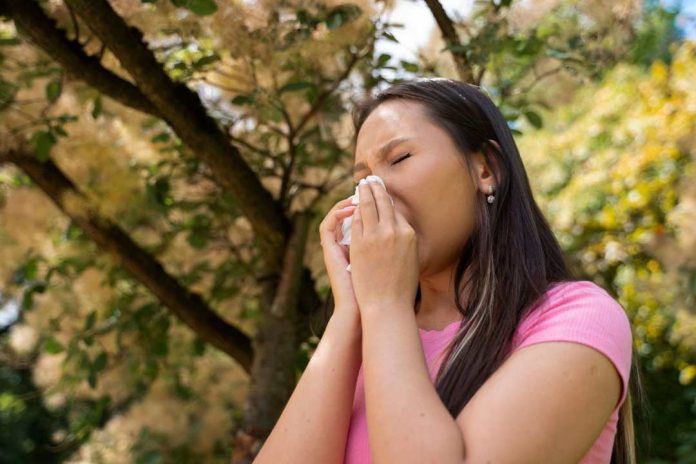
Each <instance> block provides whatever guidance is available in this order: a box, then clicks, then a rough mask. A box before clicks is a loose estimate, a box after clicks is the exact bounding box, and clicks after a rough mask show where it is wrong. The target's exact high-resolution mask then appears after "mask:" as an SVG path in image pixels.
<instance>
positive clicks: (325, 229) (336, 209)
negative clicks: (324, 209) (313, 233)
mask: <svg viewBox="0 0 696 464" xmlns="http://www.w3.org/2000/svg"><path fill="white" fill-rule="evenodd" d="M349 206H353V205H351V199H350V198H346V199H344V200H341V201H339V202H338V203H336V204H335V205H334V206H333V208H331V210H330V211H329V214H327V215H326V217H325V218H324V220H323V221H321V224H319V238H320V240H321V241H320V244H321V246H322V247H323V246H324V241H325V240H327V239H329V238H333V239H334V240H335V237H336V228H337V227H338V223H339V220H340V214H342V210H343V209H344V208H346V207H349ZM353 208H355V206H353ZM349 210H350V211H352V209H351V208H349ZM344 212H347V211H344ZM337 213H339V214H337Z"/></svg>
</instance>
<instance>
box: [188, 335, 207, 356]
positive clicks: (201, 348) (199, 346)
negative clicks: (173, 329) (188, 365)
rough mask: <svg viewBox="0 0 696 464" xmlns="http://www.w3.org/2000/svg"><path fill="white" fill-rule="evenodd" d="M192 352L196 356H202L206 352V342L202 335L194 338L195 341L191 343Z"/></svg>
mask: <svg viewBox="0 0 696 464" xmlns="http://www.w3.org/2000/svg"><path fill="white" fill-rule="evenodd" d="M191 353H192V354H193V355H194V356H202V355H203V353H205V342H204V341H203V339H201V338H200V337H196V338H194V339H193V343H192V344H191Z"/></svg>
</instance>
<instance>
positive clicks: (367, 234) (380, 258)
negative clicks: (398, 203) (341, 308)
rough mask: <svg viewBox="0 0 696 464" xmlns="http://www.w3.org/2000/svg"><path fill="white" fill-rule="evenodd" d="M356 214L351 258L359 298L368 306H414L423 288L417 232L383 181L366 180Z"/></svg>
mask: <svg viewBox="0 0 696 464" xmlns="http://www.w3.org/2000/svg"><path fill="white" fill-rule="evenodd" d="M358 189H359V193H360V203H359V204H358V207H357V209H356V210H355V212H354V213H353V225H352V230H351V246H350V262H351V277H352V280H353V288H354V290H355V297H356V300H357V302H358V308H359V310H360V313H361V315H362V316H363V318H362V319H363V320H364V316H365V311H381V310H387V309H388V308H403V307H404V305H405V306H406V307H409V308H412V307H413V304H414V302H415V299H416V292H417V291H418V277H419V268H418V244H417V238H416V233H415V231H414V230H413V228H412V227H411V225H410V224H409V223H408V221H406V218H405V217H404V216H403V215H401V214H400V213H399V212H398V211H397V210H396V209H395V208H394V205H393V204H392V202H391V201H390V198H389V195H388V194H387V191H386V190H385V189H384V187H382V185H381V184H378V183H373V182H369V183H368V182H361V183H360V184H359V185H358Z"/></svg>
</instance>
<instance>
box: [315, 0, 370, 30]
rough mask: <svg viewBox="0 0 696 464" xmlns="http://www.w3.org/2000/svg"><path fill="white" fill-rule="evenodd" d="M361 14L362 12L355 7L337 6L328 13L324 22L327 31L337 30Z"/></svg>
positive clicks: (347, 5) (348, 5)
mask: <svg viewBox="0 0 696 464" xmlns="http://www.w3.org/2000/svg"><path fill="white" fill-rule="evenodd" d="M361 12H362V10H361V9H360V7H358V6H357V5H350V4H346V5H339V6H337V7H336V8H334V9H332V10H331V11H330V12H329V14H328V15H327V16H326V20H325V21H324V22H325V23H326V27H328V28H329V29H338V28H339V27H341V26H343V25H344V24H346V23H349V22H350V21H352V20H353V19H355V18H356V17H358V16H360V13H361Z"/></svg>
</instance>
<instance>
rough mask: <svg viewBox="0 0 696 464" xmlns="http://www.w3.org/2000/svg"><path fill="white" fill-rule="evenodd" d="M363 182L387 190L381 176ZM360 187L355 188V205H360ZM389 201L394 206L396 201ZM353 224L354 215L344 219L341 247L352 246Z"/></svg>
mask: <svg viewBox="0 0 696 464" xmlns="http://www.w3.org/2000/svg"><path fill="white" fill-rule="evenodd" d="M361 180H365V181H366V182H375V183H378V184H382V187H384V188H385V190H386V188H387V187H386V186H385V185H384V181H383V180H382V178H381V177H379V176H367V177H365V178H364V179H361ZM359 186H360V184H359V183H358V185H356V186H355V194H354V195H353V196H352V197H351V202H350V203H351V204H353V205H357V204H358V203H360V194H359ZM389 199H390V200H391V202H392V205H393V204H394V200H392V198H391V197H389ZM352 224H353V216H352V215H351V216H348V217H346V218H345V219H343V222H342V223H341V235H342V236H343V238H341V241H340V242H338V243H340V244H341V245H346V246H350V235H351V234H350V233H351V226H352ZM346 271H348V272H350V264H348V266H347V267H346Z"/></svg>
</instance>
